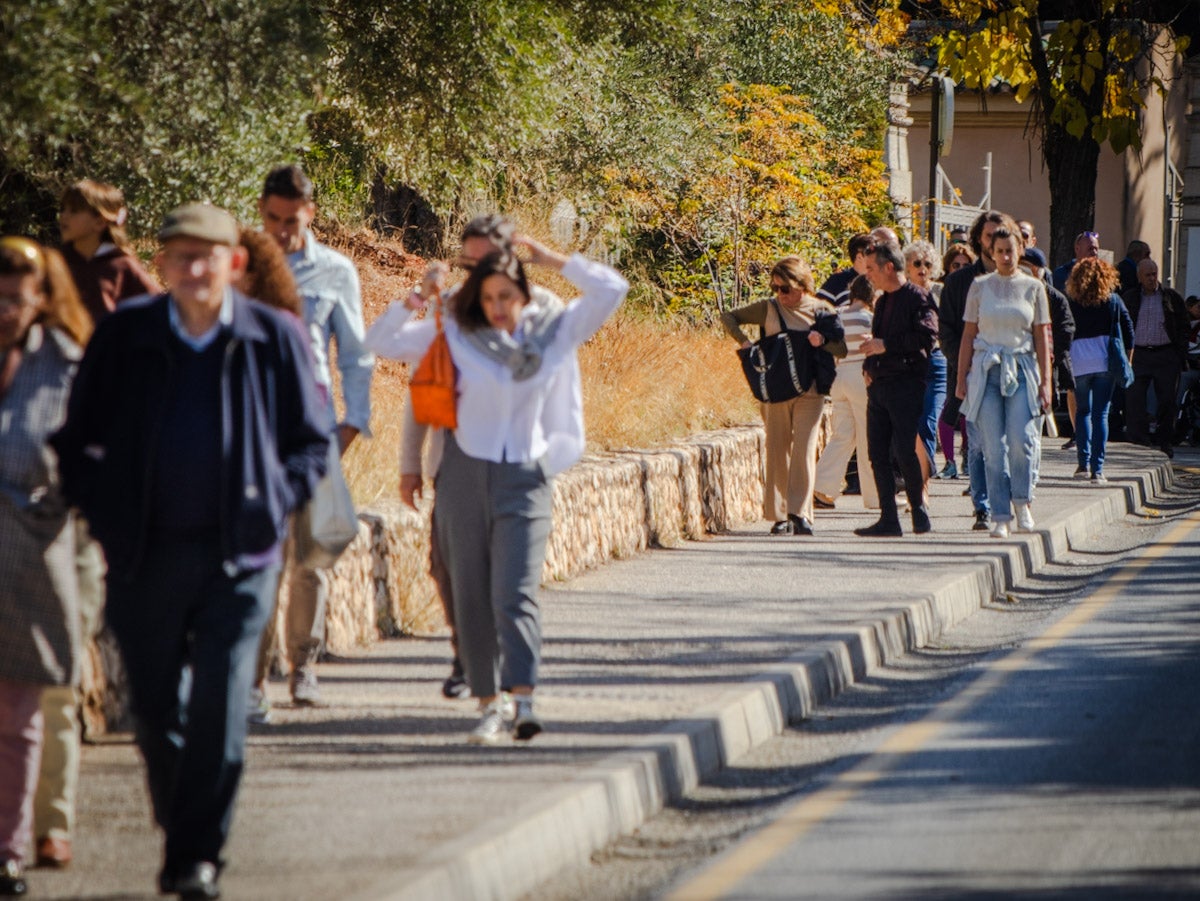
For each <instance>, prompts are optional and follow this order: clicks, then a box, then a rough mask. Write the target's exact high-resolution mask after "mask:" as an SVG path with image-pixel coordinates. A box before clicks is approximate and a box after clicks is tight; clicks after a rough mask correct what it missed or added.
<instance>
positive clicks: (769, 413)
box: [762, 391, 825, 522]
mask: <svg viewBox="0 0 1200 901" xmlns="http://www.w3.org/2000/svg"><path fill="white" fill-rule="evenodd" d="M824 409H825V398H824V396H823V395H820V394H818V393H817V392H815V391H809V392H807V393H805V394H802V395H801V396H800V397H796V398H792V399H791V400H785V401H781V402H780V403H777V404H763V405H762V414H763V425H764V426H765V427H766V432H767V460H766V469H767V472H766V481H765V483H764V484H763V516H764V517H765V518H766V519H768V520H770V521H772V522H781V521H783V520H785V519H787V518H788V514H789V513H790V514H792V515H794V516H803V517H804V518H805V519H807V520H808V521H809V522H812V519H813V500H812V493H813V481H814V478H815V476H816V470H817V433H818V431H819V429H820V426H821V412H822V411H823V410H824Z"/></svg>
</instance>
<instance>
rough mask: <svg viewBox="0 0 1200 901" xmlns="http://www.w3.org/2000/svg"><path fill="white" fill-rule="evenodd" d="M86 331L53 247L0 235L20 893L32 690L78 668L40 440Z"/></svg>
mask: <svg viewBox="0 0 1200 901" xmlns="http://www.w3.org/2000/svg"><path fill="white" fill-rule="evenodd" d="M91 330H92V322H91V318H90V317H89V316H88V313H87V311H86V310H85V309H84V307H83V305H82V303H81V302H80V300H79V294H78V292H77V291H76V290H75V285H74V284H73V282H72V281H71V276H70V273H69V272H68V271H67V267H66V264H65V263H64V262H63V259H62V256H60V255H59V254H58V253H57V252H56V251H53V250H46V249H44V248H42V247H40V246H39V245H37V244H35V243H34V242H32V241H30V240H28V239H26V238H11V237H10V238H0V895H20V894H24V892H25V891H26V884H25V880H24V877H23V873H22V864H23V857H24V853H25V849H26V847H28V846H29V844H30V843H31V840H32V837H33V836H32V831H33V798H34V790H35V788H36V786H37V780H38V758H39V754H40V749H41V743H42V728H43V727H42V713H41V695H42V689H43V687H45V686H53V685H73V684H74V683H75V680H76V678H77V676H78V673H79V657H80V646H81V639H80V623H79V610H78V606H79V599H78V584H77V575H76V531H75V522H74V520H73V518H72V516H71V513H70V511H69V510H68V508H67V505H66V502H65V501H64V500H63V498H62V495H61V494H60V492H59V481H58V472H57V467H56V465H55V459H56V458H55V455H54V453H53V452H51V451H50V449H49V448H48V446H47V444H46V439H47V438H48V437H49V436H50V434H51V433H52V432H54V431H55V430H56V429H57V428H58V427H59V426H60V425H62V422H63V419H64V417H65V414H66V403H67V392H68V391H69V389H70V384H71V380H72V378H73V376H74V373H75V368H76V365H77V364H78V361H79V358H80V355H81V353H82V351H81V349H80V348H81V345H82V344H83V343H84V342H85V341H86V340H87V339H88V337H89V335H90V334H91Z"/></svg>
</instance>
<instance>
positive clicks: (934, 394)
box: [904, 241, 954, 497]
mask: <svg viewBox="0 0 1200 901" xmlns="http://www.w3.org/2000/svg"><path fill="white" fill-rule="evenodd" d="M904 274H905V275H906V276H908V280H909V281H910V282H912V283H913V284H914V285H916V286H917V287H918V288H924V289H925V290H926V291H928V292H929V293H930V294H931V295H933V300H934V303H935V304H936V303H937V302H938V301H940V300H941V297H942V283H941V282H940V281H938V279H940V278H941V277H942V260H941V257H939V256H938V252H937V249H936V248H934V246H933V245H932V244H930V243H929V242H928V241H913V242H912V243H911V244H908V245H907V246H906V247H905V248H904ZM944 406H946V357H945V355H944V354H943V353H942V349H941V348H940V347H938V346H937V345H936V344H935V345H934V346H933V350H932V351H931V352H930V354H929V371H928V376H927V378H926V379H925V407H924V410H923V411H922V414H921V422H920V425H919V427H918V429H917V459H919V460H920V461H921V477H922V488H923V490H924V492H925V495H926V497H928V495H929V478H930V476H932V475H933V473H934V471H935V466H936V455H937V445H938V419H939V417H940V416H941V415H942V407H944ZM949 460H950V461H951V462H953V460H954V458H953V457H950V458H949Z"/></svg>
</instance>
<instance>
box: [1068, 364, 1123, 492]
mask: <svg viewBox="0 0 1200 901" xmlns="http://www.w3.org/2000/svg"><path fill="white" fill-rule="evenodd" d="M1115 385H1116V379H1114V378H1113V377H1112V376H1111V375H1109V374H1108V373H1107V372H1092V373H1089V374H1088V375H1080V376H1076V377H1075V448H1076V453H1077V455H1078V459H1079V467H1080V468H1081V469H1087V470H1088V471H1089V472H1092V473H1096V472H1103V471H1104V448H1105V446H1106V445H1107V444H1108V406H1109V404H1110V403H1112V396H1113V387H1114V386H1115Z"/></svg>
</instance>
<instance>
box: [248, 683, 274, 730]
mask: <svg viewBox="0 0 1200 901" xmlns="http://www.w3.org/2000/svg"><path fill="white" fill-rule="evenodd" d="M246 721H247V722H250V723H254V724H255V725H256V726H265V725H267V724H268V723H270V722H271V702H270V701H268V700H267V693H266V692H265V691H263V690H262V689H261V688H259V687H258V686H257V685H255V686H254V687H253V688H251V689H250V709H249V711H248V712H247V713H246Z"/></svg>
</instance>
